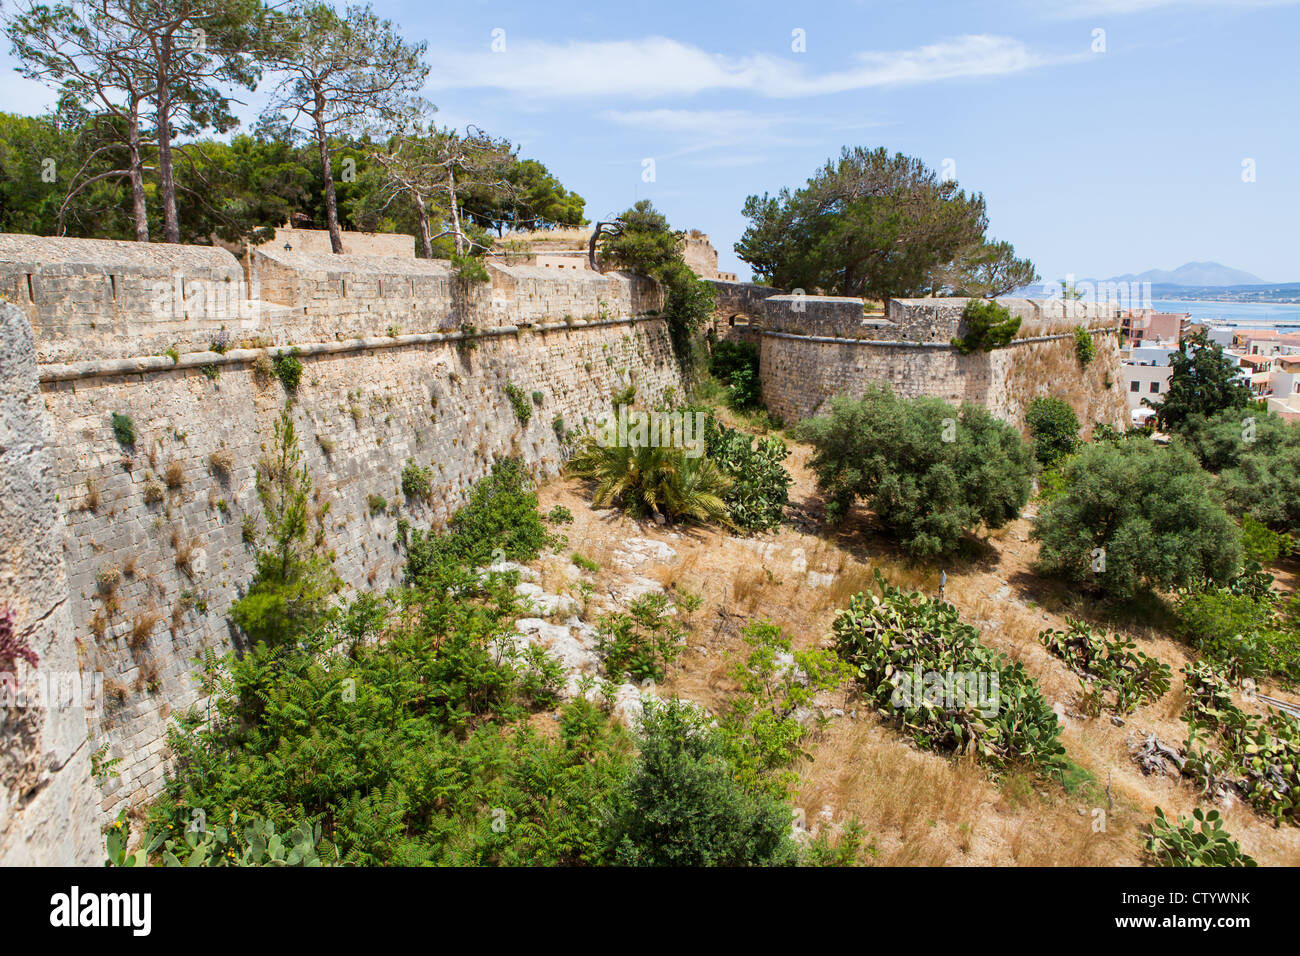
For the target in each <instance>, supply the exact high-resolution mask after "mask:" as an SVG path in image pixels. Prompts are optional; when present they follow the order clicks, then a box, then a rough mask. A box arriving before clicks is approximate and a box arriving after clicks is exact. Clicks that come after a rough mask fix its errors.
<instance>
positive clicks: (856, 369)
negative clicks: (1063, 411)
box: [759, 295, 1128, 431]
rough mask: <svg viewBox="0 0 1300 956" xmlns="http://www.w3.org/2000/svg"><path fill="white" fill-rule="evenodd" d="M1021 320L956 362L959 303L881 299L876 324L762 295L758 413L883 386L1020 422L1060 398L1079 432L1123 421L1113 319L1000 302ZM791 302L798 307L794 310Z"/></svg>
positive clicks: (851, 307) (1085, 308)
mask: <svg viewBox="0 0 1300 956" xmlns="http://www.w3.org/2000/svg"><path fill="white" fill-rule="evenodd" d="M1002 301H1003V302H1004V304H1006V305H1007V306H1008V308H1009V309H1010V311H1011V312H1012V314H1013V315H1016V316H1019V317H1020V318H1021V328H1020V331H1019V333H1018V337H1017V338H1016V340H1014V341H1013V342H1012V343H1011V345H1009V346H1007V347H1006V348H1003V349H996V350H994V351H992V352H983V353H975V354H972V355H962V354H961V353H960V352H959V351H958V350H957V349H956V348H954V347H953V346H952V345H951V344H950V342H951V340H952V339H953V338H954V337H957V336H960V335H962V334H964V332H965V329H964V328H963V326H962V321H961V314H962V310H963V309H964V308H965V304H966V300H965V299H915V300H898V299H895V300H891V301H890V303H889V307H888V311H887V318H886V319H883V320H882V319H879V318H875V319H872V318H865V317H863V316H862V314H861V307H860V304H858V303H857V300H849V299H838V298H826V297H821V296H803V297H800V296H784V295H782V296H772V297H769V298H767V299H766V300H765V301H764V303H763V307H764V312H763V316H762V330H761V332H760V335H761V347H760V364H759V374H760V377H761V379H762V389H763V400H764V402H765V403H766V404H767V407H768V409H769V410H770V411H771V412H773V413H774V414H776V415H778V416H780V417H781V418H782V419H783V420H785V421H787V422H790V423H793V422H796V421H799V420H801V419H804V418H809V417H811V416H813V415H816V414H820V413H822V412H824V411H825V410H826V408H827V405H828V403H829V399H831V398H832V397H834V396H837V395H847V396H850V397H854V398H858V397H861V396H862V395H863V394H864V393H865V391H866V389H867V388H868V387H869V386H878V385H889V386H890V387H891V388H892V389H893V390H894V392H895V393H896V394H899V395H903V396H906V397H909V398H916V397H920V396H932V397H936V398H942V399H944V400H945V401H949V402H953V403H960V402H974V403H975V404H978V405H983V406H984V407H985V408H987V409H988V410H989V411H991V412H992V413H993V414H994V415H997V416H998V417H1000V418H1003V419H1004V420H1006V421H1009V422H1011V423H1012V424H1014V425H1016V426H1023V424H1024V413H1025V410H1026V409H1027V408H1028V405H1029V402H1030V401H1032V400H1033V399H1034V398H1035V397H1036V396H1039V395H1055V396H1057V397H1060V398H1062V399H1064V400H1065V401H1067V402H1069V403H1070V405H1071V406H1072V407H1073V408H1074V410H1075V413H1076V414H1077V415H1078V416H1079V421H1080V423H1081V424H1082V425H1083V426H1084V428H1085V431H1086V430H1087V429H1088V428H1089V427H1091V426H1092V425H1093V424H1094V423H1095V422H1105V423H1107V424H1109V425H1112V426H1114V427H1116V428H1125V427H1127V424H1128V413H1127V407H1126V406H1127V403H1126V401H1125V398H1124V395H1123V394H1122V392H1121V387H1120V358H1119V342H1118V335H1117V332H1118V315H1117V312H1116V310H1115V309H1114V308H1113V307H1108V306H1105V305H1102V306H1097V305H1086V304H1083V303H1073V302H1068V303H1067V302H1060V301H1056V302H1053V301H1047V302H1036V301H1031V300H1024V299H1008V300H1002ZM796 306H797V307H798V308H796ZM1080 325H1082V326H1084V327H1085V328H1088V329H1089V330H1090V334H1091V335H1092V337H1093V342H1094V343H1095V345H1096V347H1097V354H1096V357H1095V358H1094V359H1093V360H1092V362H1091V363H1090V364H1089V366H1088V367H1087V368H1086V369H1085V368H1082V367H1081V366H1080V365H1079V361H1078V358H1077V356H1076V353H1075V340H1074V331H1073V330H1074V328H1075V327H1076V326H1080Z"/></svg>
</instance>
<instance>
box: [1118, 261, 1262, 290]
mask: <svg viewBox="0 0 1300 956" xmlns="http://www.w3.org/2000/svg"><path fill="white" fill-rule="evenodd" d="M1102 281H1104V282H1150V283H1151V284H1152V285H1153V286H1155V285H1177V286H1185V287H1188V288H1193V289H1203V288H1207V287H1212V286H1237V285H1267V283H1266V282H1265V280H1263V279H1261V278H1260V277H1259V276H1257V275H1253V274H1252V273H1249V272H1244V271H1242V270H1241V269H1230V268H1228V267H1227V266H1225V265H1221V264H1220V263H1218V262H1188V263H1184V264H1183V265H1181V266H1179V267H1178V268H1177V269H1172V270H1170V269H1148V270H1147V271H1146V272H1139V273H1136V274H1134V273H1132V272H1129V273H1126V274H1124V275H1122V276H1113V277H1111V278H1109V279H1104V280H1102Z"/></svg>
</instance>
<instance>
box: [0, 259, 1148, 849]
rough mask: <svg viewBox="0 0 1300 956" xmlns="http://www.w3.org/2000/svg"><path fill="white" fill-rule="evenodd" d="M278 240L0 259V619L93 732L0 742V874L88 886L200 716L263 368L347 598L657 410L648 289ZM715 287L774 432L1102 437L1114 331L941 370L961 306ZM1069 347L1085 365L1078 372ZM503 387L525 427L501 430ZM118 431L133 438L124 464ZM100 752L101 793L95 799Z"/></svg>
mask: <svg viewBox="0 0 1300 956" xmlns="http://www.w3.org/2000/svg"><path fill="white" fill-rule="evenodd" d="M286 241H288V242H289V245H290V246H291V248H290V249H284V248H283V245H284V244H283V243H279V244H277V243H274V242H272V243H267V244H265V245H263V246H261V247H257V248H254V249H251V250H248V252H247V253H246V255H245V257H244V261H243V262H242V263H241V262H240V260H238V259H236V258H235V256H233V255H232V254H231V253H230V252H228V251H226V250H224V249H218V248H210V247H186V246H169V245H161V244H137V243H132V242H114V241H101V240H81V239H46V238H38V237H34V236H13V235H0V298H2V299H4V300H5V301H6V302H7V303H9V304H5V303H3V302H0V319H3V323H2V324H0V331H2V332H3V336H4V337H3V345H4V350H5V351H4V354H3V355H2V356H0V361H3V363H4V373H5V374H4V380H3V382H2V383H0V385H2V386H3V388H2V389H0V427H2V430H0V437H2V438H3V443H4V444H3V447H2V448H0V451H2V452H3V454H0V492H3V500H2V501H0V507H3V509H4V510H3V512H2V513H0V517H3V519H4V520H3V523H2V527H0V550H2V552H3V554H4V556H5V565H4V568H3V573H0V606H7V607H9V608H10V609H11V612H12V614H13V616H14V619H15V623H16V626H17V627H18V629H19V631H20V633H23V634H27V635H29V636H30V639H31V642H32V646H33V648H35V649H36V650H37V652H38V653H39V654H40V659H41V663H40V665H39V666H38V668H37V670H38V672H39V671H41V670H42V669H47V670H59V671H79V672H80V673H81V675H83V676H89V677H91V678H92V679H98V680H100V681H102V686H99V687H98V688H96V692H95V699H94V700H93V701H92V702H91V703H92V705H93V706H92V707H91V708H90V709H89V710H87V709H85V708H84V707H81V706H80V704H81V702H80V701H79V702H78V705H77V706H76V707H75V708H72V709H69V708H62V709H58V710H47V711H29V712H27V713H25V714H19V715H18V716H17V717H16V718H13V717H6V719H7V720H9V723H7V724H6V726H5V727H4V732H5V733H7V734H14V735H17V739H19V741H20V744H19V746H17V747H13V748H11V750H10V751H9V753H8V754H7V755H6V756H5V758H4V762H2V763H0V860H2V861H4V862H10V861H14V862H23V861H30V860H41V861H47V862H50V861H60V862H80V863H97V862H99V859H100V847H99V843H98V832H97V824H98V823H100V822H102V821H104V820H106V819H109V818H111V816H112V815H113V814H115V813H116V812H117V811H118V810H119V809H121V808H124V807H127V806H130V805H132V804H133V803H135V802H138V801H140V800H142V799H145V798H146V797H148V796H150V795H153V794H156V793H157V792H158V791H159V789H160V787H161V784H162V781H163V774H164V771H165V768H166V764H167V760H168V757H169V754H168V752H167V747H166V728H167V725H168V722H169V720H170V719H171V718H172V716H173V715H175V714H176V713H178V712H179V711H182V710H184V709H186V708H188V707H189V706H190V705H192V704H195V703H197V702H199V701H200V689H199V686H198V684H197V683H196V681H195V679H194V671H195V663H194V662H195V659H196V658H198V657H199V656H201V655H203V654H204V653H206V652H207V651H214V652H217V653H220V652H223V651H225V650H227V649H229V648H230V647H232V646H233V645H234V642H235V639H236V635H235V634H234V633H233V632H232V630H231V627H230V625H229V624H228V621H227V614H228V611H229V607H230V605H231V603H232V602H233V601H234V600H236V599H237V598H238V596H239V595H240V593H241V589H242V588H244V587H245V586H246V585H247V582H248V581H249V580H250V579H251V577H252V573H253V559H254V555H255V553H256V548H255V546H254V545H252V544H250V543H249V542H248V541H246V540H245V534H244V526H245V523H246V522H249V521H260V520H261V509H260V506H259V503H258V501H257V496H256V484H255V469H256V465H257V462H258V460H259V458H260V457H261V455H262V453H263V449H264V447H266V446H267V445H268V443H269V442H270V441H271V439H272V436H273V432H274V426H275V423H276V421H277V420H278V418H279V416H280V414H281V411H282V409H284V408H285V397H286V396H285V392H284V390H283V388H282V386H281V384H280V382H279V381H278V380H277V379H276V378H275V377H273V376H269V375H267V374H265V372H266V367H267V365H268V364H269V361H270V360H271V359H272V358H274V357H276V356H279V355H283V354H286V353H288V352H290V351H293V352H295V353H296V354H297V355H298V356H299V358H300V359H301V361H302V362H303V366H304V368H303V372H302V379H301V384H300V386H299V388H298V393H297V396H296V400H295V401H294V402H293V403H292V405H291V406H290V407H291V413H292V416H293V420H294V423H295V426H296V428H297V431H298V435H299V439H300V447H301V450H302V452H303V457H304V463H305V464H306V465H307V467H308V469H309V471H310V473H311V475H312V476H313V479H314V482H315V490H314V501H313V505H314V506H315V507H317V508H324V507H325V506H326V505H328V506H329V507H328V512H327V513H326V515H325V518H324V529H325V540H326V546H327V548H329V549H330V551H331V552H332V554H333V556H334V567H335V570H336V572H337V573H338V574H339V575H340V577H341V578H342V579H343V581H344V582H345V593H344V596H345V597H346V596H349V595H350V594H351V593H353V592H355V591H357V590H359V589H368V588H379V589H382V588H384V587H386V586H387V585H389V584H392V583H396V582H398V581H399V580H400V577H401V569H402V565H403V552H402V548H401V543H400V540H399V536H400V530H399V519H401V520H403V521H409V523H410V527H413V528H419V527H427V526H432V527H435V528H437V527H440V526H441V525H442V524H443V523H445V521H446V520H447V518H448V517H449V516H450V514H451V513H452V512H453V511H454V510H455V508H456V507H458V506H459V504H460V503H461V502H462V501H463V497H464V494H465V492H466V490H467V489H468V488H469V486H470V485H471V484H472V483H473V482H474V481H475V480H477V479H478V478H479V477H481V476H482V475H484V474H486V473H487V471H488V470H489V469H490V467H491V464H492V462H493V461H495V460H497V459H499V458H501V457H504V456H507V455H519V456H521V457H522V458H523V459H524V460H525V461H526V462H527V463H528V464H529V466H530V468H532V469H533V471H534V472H535V473H536V474H538V475H543V474H549V473H554V472H555V471H556V470H557V469H558V467H559V466H560V464H561V462H562V461H563V458H564V454H565V449H564V443H563V435H564V434H566V433H567V432H569V431H582V430H589V429H591V428H592V427H593V426H594V425H595V423H596V421H597V420H598V419H599V416H600V415H602V414H604V413H605V412H607V411H608V410H609V409H610V406H611V401H610V399H611V396H612V395H613V394H614V393H615V392H617V391H620V390H622V389H623V388H625V387H626V386H627V385H628V384H635V385H636V386H637V397H638V399H639V400H641V401H644V402H645V403H646V405H647V406H649V405H653V404H657V403H660V402H663V403H669V404H670V403H672V402H673V401H675V400H676V399H677V398H680V397H681V396H682V382H681V380H680V376H679V371H678V368H677V365H676V362H675V360H674V359H673V357H672V349H671V344H670V341H669V337H668V331H667V328H666V324H665V322H664V320H663V319H662V318H661V317H660V316H659V310H660V309H661V307H662V296H661V291H660V290H659V288H658V286H657V285H656V284H655V283H653V282H651V281H649V280H646V279H643V278H639V277H635V276H631V275H624V274H619V273H610V274H604V275H602V274H599V273H595V272H592V271H589V270H576V269H575V270H562V271H561V270H555V269H547V268H542V267H538V266H510V265H496V264H490V265H489V266H488V271H489V274H490V281H489V282H487V283H482V284H469V283H466V282H465V281H463V280H460V279H458V278H457V277H456V276H455V275H454V274H453V272H452V269H451V266H450V264H449V263H447V262H441V261H430V260H423V259H415V258H412V257H411V256H409V255H407V254H391V253H390V254H384V255H358V254H345V255H337V256H336V255H332V254H330V253H329V252H328V251H327V250H325V251H322V250H317V249H315V248H314V247H313V246H312V243H311V242H310V241H307V242H295V241H293V240H292V239H289V240H286ZM378 248H386V247H382V246H381V247H378ZM714 261H715V262H716V260H714ZM712 268H713V270H714V272H715V276H710V277H709V279H710V281H712V283H713V285H714V287H715V288H716V289H717V290H718V313H717V315H718V322H717V324H716V329H717V331H718V333H719V334H720V335H729V336H734V337H738V338H743V339H747V340H750V341H755V342H757V343H759V344H760V347H761V361H762V367H761V372H762V387H763V393H764V397H765V400H766V401H767V403H768V406H769V408H770V409H771V410H772V411H773V412H775V413H776V414H778V415H780V416H781V417H782V418H784V419H785V420H787V421H791V422H793V421H796V420H798V419H800V418H803V417H807V416H808V415H811V414H814V413H816V412H818V411H820V410H822V409H823V408H824V407H825V403H826V400H827V399H828V398H829V397H831V396H833V395H837V394H848V395H860V394H862V391H863V389H864V388H865V386H866V385H868V384H870V383H878V382H889V383H890V384H891V385H892V386H893V387H894V388H895V390H896V391H898V392H899V393H900V394H903V395H911V396H914V395H937V396H940V397H943V398H946V399H948V400H952V401H962V400H968V401H974V402H978V403H981V404H984V405H986V406H987V407H989V408H990V409H991V410H992V411H994V412H995V413H996V414H999V415H1001V416H1003V417H1005V418H1007V419H1008V420H1011V421H1013V422H1016V423H1019V422H1020V421H1021V419H1022V417H1023V411H1024V406H1025V405H1026V404H1027V402H1028V401H1029V399H1030V398H1032V397H1033V396H1034V395H1038V394H1057V395H1061V396H1062V397H1065V398H1067V400H1069V401H1070V402H1071V403H1072V404H1073V405H1074V406H1075V408H1076V411H1078V413H1079V416H1080V420H1081V421H1083V422H1084V423H1085V425H1087V424H1091V423H1092V422H1094V421H1109V422H1111V423H1113V424H1116V425H1122V424H1123V423H1124V422H1125V421H1126V402H1125V400H1124V396H1123V395H1121V394H1120V393H1119V390H1118V386H1117V383H1118V380H1119V374H1118V371H1119V363H1118V349H1117V338H1116V335H1115V334H1114V333H1115V331H1116V329H1117V327H1118V318H1117V316H1115V315H1114V314H1112V313H1111V312H1109V311H1105V310H1098V309H1096V308H1092V309H1091V310H1090V309H1089V308H1088V307H1083V306H1080V305H1078V304H1075V303H1055V304H1054V303H1033V302H1028V301H1017V300H1007V304H1008V305H1009V307H1010V308H1011V309H1012V311H1013V312H1015V313H1016V314H1018V315H1021V316H1022V319H1023V320H1024V322H1023V325H1022V329H1021V331H1020V336H1021V337H1020V338H1019V339H1018V340H1017V341H1016V342H1015V343H1014V344H1013V345H1012V346H1010V347H1008V348H1005V349H999V350H997V351H995V352H992V353H985V354H977V355H971V356H962V355H960V354H959V353H958V352H957V351H956V350H955V349H954V348H952V346H951V345H949V344H948V343H949V339H951V338H952V336H953V335H956V334H960V332H961V329H960V314H961V309H962V307H963V306H964V304H965V302H964V300H895V301H892V302H890V303H889V308H888V312H887V314H886V316H885V318H883V319H882V318H880V317H878V316H876V317H872V318H868V317H866V316H864V314H863V310H862V304H861V302H859V301H858V300H855V299H838V298H830V297H819V296H803V295H787V294H785V293H783V292H781V290H776V289H771V288H768V287H765V286H760V285H757V284H753V283H740V282H734V281H730V280H727V279H721V278H718V277H716V264H715V265H713V267H712ZM1079 324H1083V325H1086V326H1087V327H1088V328H1090V329H1091V330H1092V333H1093V337H1094V341H1096V343H1097V346H1098V355H1097V359H1096V360H1095V361H1094V362H1093V363H1092V364H1091V365H1090V366H1089V367H1088V369H1087V370H1085V371H1083V372H1082V373H1081V372H1080V370H1079V367H1078V363H1077V360H1076V358H1075V354H1074V340H1073V333H1072V329H1073V327H1074V326H1075V325H1079ZM507 384H510V385H513V386H516V387H518V388H519V389H520V390H522V392H523V393H524V395H526V396H528V399H529V401H530V403H534V402H535V403H534V404H533V407H532V415H531V419H530V421H529V422H528V423H527V424H526V425H524V424H521V423H520V421H519V419H518V417H517V416H516V413H515V411H514V410H513V408H512V406H511V404H510V402H509V400H508V398H507V394H506V388H505V387H506V385H507ZM114 413H118V414H123V415H128V416H130V417H131V419H132V420H133V422H134V426H135V430H136V433H137V437H136V441H135V445H134V447H133V448H129V449H124V448H123V447H122V446H121V445H120V444H119V443H118V441H117V440H116V439H115V437H114V434H113V430H112V426H111V422H112V416H113V415H114ZM407 462H415V463H416V464H418V465H421V466H426V467H429V468H431V469H432V476H433V485H434V491H433V494H432V496H431V497H430V499H429V500H428V501H416V500H407V499H406V498H405V496H404V495H403V494H402V492H401V489H400V481H401V479H400V475H401V471H402V468H403V467H404V465H405V464H406V463H407ZM83 683H84V681H83ZM92 686H93V683H92ZM104 746H107V751H106V753H105V755H104V756H105V757H106V758H112V757H119V758H121V760H122V763H121V764H120V765H119V767H118V768H117V769H118V772H119V774H120V775H119V776H118V777H116V778H112V779H109V780H107V781H105V782H103V783H102V784H99V783H92V781H91V780H90V774H89V754H90V753H92V752H95V751H96V750H98V749H99V748H101V747H104ZM90 806H97V807H98V808H99V811H100V814H99V819H97V820H94V821H93V823H92V825H90V826H87V825H86V824H84V822H82V821H83V818H85V817H86V816H87V815H88V814H87V811H86V808H87V807H90ZM89 815H90V816H94V814H93V813H90V814H89ZM52 820H62V821H63V822H62V823H59V824H57V826H56V825H55V824H53V823H49V822H48V821H52ZM41 821H46V822H41ZM51 826H53V827H54V829H49V827H51ZM37 827H39V828H40V829H39V831H38V830H36V829H33V828H37ZM34 832H51V833H55V834H56V837H55V838H54V840H53V841H52V842H51V841H45V842H44V843H43V842H42V841H41V840H35V841H34V842H33V839H32V838H30V834H31V833H34ZM24 834H26V835H28V836H24ZM24 841H26V842H24Z"/></svg>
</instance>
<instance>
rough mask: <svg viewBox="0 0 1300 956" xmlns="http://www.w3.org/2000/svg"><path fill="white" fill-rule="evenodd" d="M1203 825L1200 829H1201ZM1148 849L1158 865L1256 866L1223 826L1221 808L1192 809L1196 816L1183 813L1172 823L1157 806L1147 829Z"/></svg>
mask: <svg viewBox="0 0 1300 956" xmlns="http://www.w3.org/2000/svg"><path fill="white" fill-rule="evenodd" d="M1198 825H1199V827H1200V829H1199V830H1198V829H1197V826H1198ZM1146 849H1147V852H1148V853H1150V854H1151V857H1152V859H1153V860H1154V861H1155V863H1156V865H1157V866H1238V867H1246V866H1256V865H1257V864H1256V863H1255V860H1254V859H1253V858H1252V857H1250V856H1247V855H1246V854H1245V853H1243V852H1242V850H1241V844H1240V843H1238V842H1237V841H1236V840H1234V839H1232V837H1230V836H1229V835H1228V832H1227V831H1226V830H1224V829H1223V821H1222V820H1220V819H1219V811H1218V810H1210V811H1209V812H1208V813H1207V812H1206V811H1204V810H1202V809H1201V808H1200V807H1196V808H1195V809H1194V810H1192V819H1191V820H1189V819H1187V818H1186V817H1184V816H1179V818H1178V822H1177V823H1172V822H1170V820H1169V818H1168V817H1166V816H1165V811H1164V810H1162V809H1161V808H1160V807H1156V818H1155V820H1153V821H1152V822H1151V825H1150V826H1149V827H1148V828H1147V842H1146Z"/></svg>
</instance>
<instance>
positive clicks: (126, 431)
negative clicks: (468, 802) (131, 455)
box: [113, 412, 136, 449]
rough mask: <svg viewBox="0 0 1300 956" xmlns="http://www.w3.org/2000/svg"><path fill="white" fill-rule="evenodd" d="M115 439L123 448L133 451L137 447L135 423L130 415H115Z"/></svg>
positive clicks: (115, 413)
mask: <svg viewBox="0 0 1300 956" xmlns="http://www.w3.org/2000/svg"><path fill="white" fill-rule="evenodd" d="M113 437H114V438H116V439H117V443H118V444H119V445H121V446H122V447H123V448H126V449H132V448H134V447H135V438H136V435H135V421H134V419H132V418H131V416H130V415H125V414H122V413H121V412H114V413H113Z"/></svg>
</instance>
